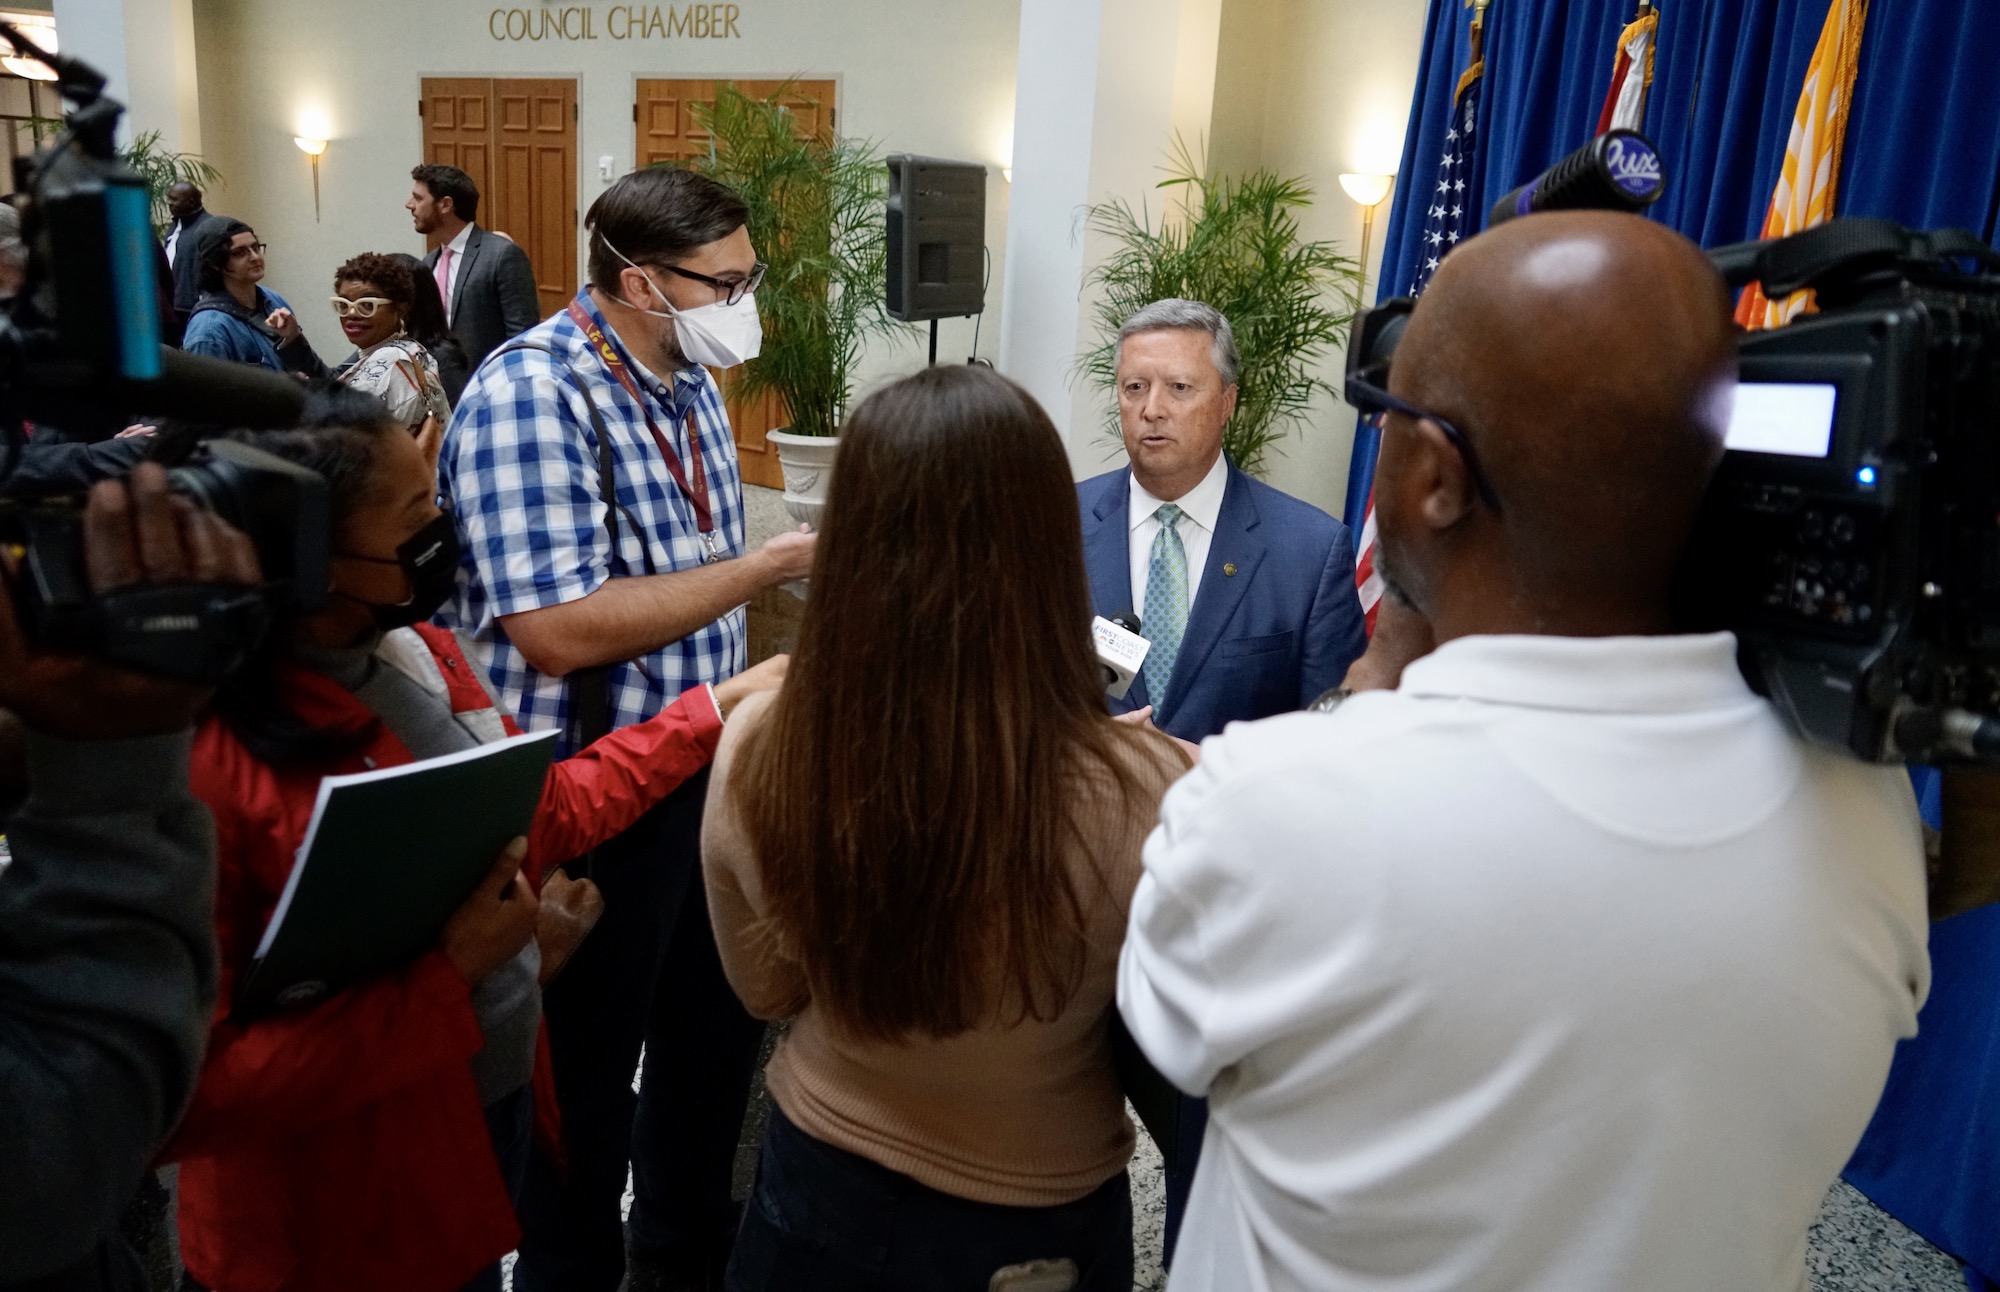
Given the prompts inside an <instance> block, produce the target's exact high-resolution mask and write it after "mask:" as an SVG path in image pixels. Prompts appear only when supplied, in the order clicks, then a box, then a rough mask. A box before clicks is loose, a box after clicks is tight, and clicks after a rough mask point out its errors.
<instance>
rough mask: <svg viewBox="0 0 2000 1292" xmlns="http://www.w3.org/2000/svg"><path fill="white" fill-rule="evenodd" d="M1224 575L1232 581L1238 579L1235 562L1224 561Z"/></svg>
mask: <svg viewBox="0 0 2000 1292" xmlns="http://www.w3.org/2000/svg"><path fill="white" fill-rule="evenodd" d="M1222 573H1223V574H1224V575H1225V576H1226V577H1228V578H1232V579H1233V578H1235V577H1236V562H1234V561H1224V562H1223V563H1222Z"/></svg>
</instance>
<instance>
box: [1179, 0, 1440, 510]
mask: <svg viewBox="0 0 2000 1292" xmlns="http://www.w3.org/2000/svg"><path fill="white" fill-rule="evenodd" d="M1427 7H1428V6H1427V5H1426V4H1425V2H1424V0H1227V3H1226V4H1225V5H1224V7H1223V15H1222V40H1221V47H1220V51H1219V54H1218V57H1217V69H1216V79H1215V121H1214V126H1213V128H1212V132H1211V135H1210V144H1209V159H1210V163H1211V165H1212V166H1213V167H1214V168H1216V169H1218V170H1222V171H1240V170H1246V169H1249V168H1251V167H1254V166H1259V165H1261V166H1266V167H1269V168H1271V169H1272V170H1276V171H1278V172H1279V173H1281V174H1285V175H1302V176H1304V177H1305V178H1306V179H1307V180H1309V181H1310V182H1311V184H1312V186H1313V189H1314V191H1315V193H1316V195H1317V196H1316V198H1315V200H1314V202H1313V205H1312V207H1311V208H1310V209H1309V210H1307V211H1306V212H1305V213H1304V215H1303V216H1302V217H1301V219H1300V225H1301V228H1302V231H1303V233H1304V235H1305V236H1306V237H1308V238H1326V239H1332V240H1333V241H1334V242H1336V243H1338V244H1339V245H1340V247H1341V249H1342V250H1343V251H1344V252H1345V253H1346V254H1348V255H1350V256H1351V255H1358V254H1360V250H1361V208H1359V207H1357V206H1356V205H1355V204H1354V203H1353V202H1352V201H1350V200H1348V197H1347V195H1346V194H1345V193H1344V192H1342V191H1341V188H1340V182H1339V176H1340V174H1341V173H1342V172H1343V171H1361V172H1365V173H1375V174H1380V173H1386V172H1389V171H1394V170H1395V169H1396V167H1397V165H1398V162H1399V159H1400V156H1401V153H1402V145H1403V128H1404V123H1405V121H1406V120H1407V119H1408V116H1409V110H1410V95H1411V94H1412V93H1414V92H1415V89H1416V79H1417V59H1418V54H1419V52H1420V49H1421V46H1422V43H1423V32H1424V14H1425V11H1426V9H1427ZM1398 182H1399V183H1400V182H1401V177H1398ZM1388 214H1389V204H1388V203H1387V202H1385V203H1383V205H1382V206H1381V207H1380V208H1379V209H1378V210H1377V212H1376V220H1375V242H1374V246H1373V247H1372V249H1371V252H1370V259H1371V260H1373V261H1377V262H1379V261H1380V259H1381V252H1382V235H1383V232H1384V226H1385V225H1386V224H1387V221H1388ZM1375 270H1376V266H1375V265H1373V264H1371V265H1370V266H1369V274H1370V277H1369V299H1370V300H1372V299H1373V298H1374V286H1375V278H1374V273H1375ZM1342 364H1343V356H1341V355H1340V354H1333V355H1330V356H1328V357H1327V360H1326V362H1325V364H1324V366H1323V371H1324V373H1325V375H1326V376H1327V377H1328V379H1329V380H1332V381H1333V382H1334V383H1335V385H1336V386H1337V385H1338V384H1339V375H1340V372H1341V370H1342ZM1353 443H1354V414H1353V410H1351V409H1349V408H1348V407H1347V405H1345V404H1343V403H1339V402H1338V401H1336V400H1334V399H1332V398H1330V397H1327V396H1324V395H1323V396H1321V397H1320V398H1319V399H1318V400H1317V401H1316V402H1315V405H1314V408H1313V412H1312V416H1311V418H1310V420H1309V422H1308V424H1307V426H1306V427H1305V428H1304V430H1303V431H1302V432H1300V433H1297V434H1294V435H1292V436H1289V437H1288V438H1287V439H1285V440H1284V441H1283V442H1282V445H1281V448H1282V450H1283V452H1282V455H1281V456H1278V457H1276V458H1275V459H1274V460H1273V465H1272V467H1271V469H1270V470H1269V471H1268V472H1267V473H1266V475H1267V478H1268V479H1269V480H1270V482H1271V483H1272V484H1274V485H1276V486H1278V487H1279V488H1280V489H1283V490H1285V491H1286V492H1287V493H1291V494H1296V495H1297V496H1299V497H1301V498H1305V499H1307V500H1309V501H1311V502H1313V503H1316V504H1318V505H1319V506H1321V507H1324V508H1325V509H1326V510H1328V511H1330V512H1333V513H1334V514H1336V515H1338V514H1339V512H1340V509H1341V502H1342V498H1343V496H1344V494H1345V492H1346V489H1347V459H1348V454H1349V452H1350V450H1351V449H1352V447H1353ZM1357 519H1358V518H1357Z"/></svg>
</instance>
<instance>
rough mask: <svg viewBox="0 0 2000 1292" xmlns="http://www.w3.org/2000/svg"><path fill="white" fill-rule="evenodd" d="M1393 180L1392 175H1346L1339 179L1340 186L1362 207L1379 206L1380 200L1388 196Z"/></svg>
mask: <svg viewBox="0 0 2000 1292" xmlns="http://www.w3.org/2000/svg"><path fill="white" fill-rule="evenodd" d="M1395 180H1396V177H1395V176H1394V175H1354V174H1348V175H1342V176H1341V177H1340V186H1341V187H1342V188H1344V189H1346V190H1347V195H1348V196H1349V197H1351V198H1353V199H1354V200H1355V201H1356V202H1358V203H1360V204H1361V205H1362V206H1379V205H1380V204H1381V202H1382V199H1383V198H1385V197H1387V196H1389V185H1391V184H1392V183H1394V182H1395Z"/></svg>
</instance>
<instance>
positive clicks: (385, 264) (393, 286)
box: [333, 251, 436, 316]
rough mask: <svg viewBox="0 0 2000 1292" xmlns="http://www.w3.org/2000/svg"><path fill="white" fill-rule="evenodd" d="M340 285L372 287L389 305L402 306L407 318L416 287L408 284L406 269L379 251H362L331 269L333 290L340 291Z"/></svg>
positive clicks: (395, 259) (401, 263) (406, 267)
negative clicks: (364, 284)
mask: <svg viewBox="0 0 2000 1292" xmlns="http://www.w3.org/2000/svg"><path fill="white" fill-rule="evenodd" d="M342 283H372V284H374V285H375V288H376V290H378V291H380V292H381V293H382V295H383V297H384V298H386V299H387V300H388V301H389V302H390V303H391V304H392V305H400V306H402V307H403V313H404V315H406V316H407V315H408V314H409V313H410V308H411V301H412V299H413V298H414V297H415V296H416V284H414V283H412V282H411V281H410V270H409V267H408V266H407V265H405V264H404V263H403V262H402V261H401V260H399V259H397V258H396V257H395V256H386V255H383V254H382V253H381V252H379V251H364V252H362V253H361V254H360V255H358V256H356V257H354V259H352V260H350V261H348V262H347V263H346V264H344V265H342V266H341V267H340V268H338V269H336V270H334V271H333V290H334V291H336V292H337V291H339V290H340V285H341V284H342ZM432 286H433V287H435V286H436V285H435V284H433V285H432Z"/></svg>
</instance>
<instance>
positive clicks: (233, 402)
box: [128, 346, 306, 430]
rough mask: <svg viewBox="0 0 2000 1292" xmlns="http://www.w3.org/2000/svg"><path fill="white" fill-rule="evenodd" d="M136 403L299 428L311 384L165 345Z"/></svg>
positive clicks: (133, 391)
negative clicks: (157, 371)
mask: <svg viewBox="0 0 2000 1292" xmlns="http://www.w3.org/2000/svg"><path fill="white" fill-rule="evenodd" d="M129 390H130V394H129V396H128V397H129V398H130V400H131V401H132V404H133V406H134V407H137V408H143V409H145V410H146V411H147V412H149V413H157V414H159V415H160V416H162V417H175V418H181V419H183V420H186V421H191V422H212V423H214V424H216V425H218V426H240V427H244V428H246V429H249V430H281V429H284V428H286V427H291V426H297V425H298V424H299V417H300V416H301V415H302V414H303V413H304V412H305V406H306V386H305V383H304V382H302V381H300V380H298V379H297V378H296V377H287V376H282V375H280V374H278V373H275V372H272V371H270V370H269V369H266V368H260V367H258V366H257V365H255V364H249V363H230V362H228V361H226V360H223V359H211V358H209V357H208V356H206V355H199V354H188V353H187V352H185V351H183V350H175V349H171V348H169V347H166V346H162V347H161V348H160V375H159V376H158V377H157V378H154V379H153V380H151V381H138V382H133V383H132V384H131V386H130V388H129Z"/></svg>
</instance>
